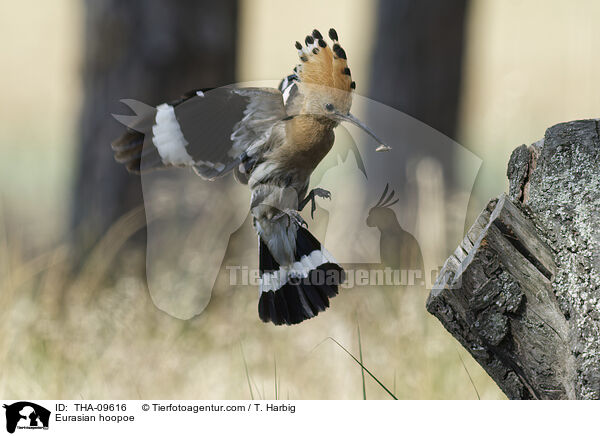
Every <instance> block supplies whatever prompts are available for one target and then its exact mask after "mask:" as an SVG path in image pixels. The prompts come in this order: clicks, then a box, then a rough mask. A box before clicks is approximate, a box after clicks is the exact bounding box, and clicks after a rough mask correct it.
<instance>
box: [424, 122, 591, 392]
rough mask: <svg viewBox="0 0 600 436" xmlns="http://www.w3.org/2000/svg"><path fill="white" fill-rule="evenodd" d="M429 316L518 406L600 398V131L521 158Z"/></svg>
mask: <svg viewBox="0 0 600 436" xmlns="http://www.w3.org/2000/svg"><path fill="white" fill-rule="evenodd" d="M507 174H508V178H509V180H510V190H509V195H506V194H502V195H501V196H500V197H499V198H497V199H493V200H491V201H490V202H489V204H488V205H487V207H486V209H485V210H484V211H483V212H482V213H481V214H480V215H479V217H478V218H477V220H476V222H475V224H474V225H473V226H472V227H471V229H470V230H469V232H468V233H467V235H466V236H465V238H464V239H463V241H462V243H461V244H460V246H459V247H458V248H457V249H456V251H455V252H454V254H453V255H452V256H450V257H449V258H448V259H447V260H446V263H445V265H444V267H443V269H442V271H441V272H440V275H439V276H438V278H437V281H436V284H435V285H434V288H433V290H432V291H431V293H430V295H429V298H428V300H427V310H428V311H429V312H430V313H432V314H433V315H435V316H436V317H437V318H438V319H439V320H440V321H441V322H442V324H443V325H444V327H445V328H446V329H447V330H448V331H449V332H450V333H451V334H452V335H453V336H454V337H455V338H456V339H457V340H458V341H459V342H460V343H461V344H462V345H463V346H464V347H465V348H466V349H467V350H468V351H469V352H470V353H471V355H472V356H473V357H474V358H475V359H476V360H477V361H478V362H479V364H480V365H481V366H482V367H483V368H484V369H485V370H486V371H487V372H488V374H489V375H490V376H491V377H492V378H493V379H494V381H495V382H496V383H497V384H498V386H499V387H500V388H501V389H502V390H503V391H504V393H505V394H506V395H507V396H508V397H509V398H511V399H567V398H568V399H575V398H578V399H598V398H600V129H599V122H598V120H584V121H574V122H569V123H563V124H558V125H556V126H553V127H551V128H549V129H548V130H547V131H546V134H545V137H544V139H543V140H541V141H538V142H536V143H535V144H533V145H531V146H530V147H526V146H525V145H522V146H521V147H519V148H517V149H516V150H515V151H514V152H513V154H512V156H511V159H510V162H509V165H508V173H507Z"/></svg>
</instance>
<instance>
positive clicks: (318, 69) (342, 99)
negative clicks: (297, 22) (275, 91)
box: [296, 29, 356, 112]
mask: <svg viewBox="0 0 600 436" xmlns="http://www.w3.org/2000/svg"><path fill="white" fill-rule="evenodd" d="M329 38H331V41H332V43H333V45H332V47H331V48H330V47H329V44H327V42H325V39H324V38H323V35H321V32H319V31H318V30H317V29H315V30H313V32H312V34H311V35H307V36H306V38H305V39H304V43H305V46H304V47H303V46H302V44H301V43H300V42H298V41H296V48H297V49H298V56H299V57H300V60H301V61H302V63H301V64H300V65H298V67H297V68H296V71H297V74H298V78H299V81H300V88H301V89H302V88H304V89H303V91H305V94H306V93H308V92H310V91H308V90H307V89H306V88H313V87H312V86H310V85H313V86H314V88H313V89H318V90H319V92H326V93H329V94H332V95H330V97H331V98H332V99H333V100H334V104H335V106H336V108H338V109H340V110H342V111H345V112H348V111H349V110H350V106H351V105H352V90H353V89H354V88H355V87H356V84H355V82H353V81H352V76H351V74H350V68H349V67H348V62H347V58H346V52H345V51H344V49H343V48H342V47H341V46H340V43H339V42H338V35H337V32H336V31H335V29H329ZM304 85H309V86H308V87H307V86H304Z"/></svg>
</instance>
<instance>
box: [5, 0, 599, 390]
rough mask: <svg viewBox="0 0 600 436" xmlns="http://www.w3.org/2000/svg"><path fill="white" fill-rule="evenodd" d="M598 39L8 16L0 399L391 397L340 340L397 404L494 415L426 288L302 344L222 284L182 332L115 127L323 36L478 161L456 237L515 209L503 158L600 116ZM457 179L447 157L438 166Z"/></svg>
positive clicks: (310, 9) (481, 18) (583, 21)
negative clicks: (336, 40) (452, 406)
mask: <svg viewBox="0 0 600 436" xmlns="http://www.w3.org/2000/svg"><path fill="white" fill-rule="evenodd" d="M599 19H600V3H598V2H595V1H593V0H588V1H586V0H577V1H572V2H562V1H559V0H550V1H545V2H540V1H534V0H527V1H516V0H514V1H513V0H507V1H504V0H503V1H501V0H471V1H467V0H463V1H442V0H426V1H416V0H410V1H409V0H398V1H392V0H380V1H366V0H364V1H359V0H352V1H342V0H335V1H332V0H329V1H326V2H323V1H312V0H306V1H304V2H302V3H301V4H297V5H296V4H294V5H292V4H287V3H282V2H276V1H275V0H253V1H250V0H240V1H220V2H210V1H191V0H188V1H178V2H169V1H167V0H150V1H141V0H137V1H128V2H121V1H117V0H101V1H91V0H90V1H85V2H84V1H77V0H55V1H53V2H37V1H33V0H24V1H20V2H9V1H7V0H3V1H1V2H0V41H1V42H0V44H1V45H2V61H1V62H2V68H1V70H0V71H1V75H0V78H1V80H0V95H1V96H2V103H1V104H0V307H1V309H0V328H2V330H3V332H4V334H3V335H2V337H1V338H0V356H1V357H0V362H1V365H2V368H3V371H2V373H1V374H0V396H2V397H4V398H84V399H92V398H131V399H136V398H212V399H219V398H221V399H225V398H231V399H234V398H250V397H251V396H253V397H254V398H275V397H277V398H290V399H327V398H331V399H360V398H363V395H364V393H365V392H366V396H367V398H382V399H383V398H389V397H388V396H387V394H386V393H385V392H384V391H383V390H382V389H381V388H380V387H378V386H377V384H376V383H374V382H373V381H372V380H369V379H367V381H366V386H365V388H364V389H363V382H362V377H361V371H360V367H359V366H358V365H357V364H356V363H355V362H353V361H352V359H351V358H350V357H349V356H348V355H347V354H345V353H344V351H343V350H341V349H340V348H339V347H338V346H336V345H335V344H334V343H333V342H331V341H327V340H325V339H326V338H327V337H328V336H331V337H333V338H335V339H336V340H338V341H339V342H340V343H342V344H343V345H344V346H346V347H347V348H348V349H349V351H351V352H352V353H355V355H357V354H358V353H359V351H360V350H362V354H363V359H364V364H365V366H366V367H368V368H369V369H370V370H371V371H372V372H373V373H374V374H375V375H377V376H378V377H379V378H380V380H381V381H382V382H383V383H384V384H385V385H386V386H388V387H389V389H390V390H393V392H394V393H395V395H396V396H397V397H399V398H403V399H440V398H444V399H475V398H478V396H479V397H481V398H484V399H497V398H504V396H503V394H502V393H501V392H500V391H499V389H498V388H497V387H496V386H495V385H494V384H493V382H491V380H490V379H489V378H488V377H487V375H486V374H485V372H484V371H483V370H482V369H481V368H480V367H478V365H477V364H476V363H475V362H474V361H473V360H472V359H471V358H470V356H469V354H468V353H467V352H466V351H465V350H463V349H462V348H461V347H460V346H459V344H458V343H457V342H456V341H454V340H453V339H452V337H451V336H450V335H449V334H448V333H446V332H445V330H444V329H443V328H442V326H441V325H440V324H439V323H438V322H437V320H435V319H434V318H433V317H432V316H430V315H429V314H427V313H426V311H425V308H424V301H425V299H426V296H427V294H426V293H425V292H423V291H422V290H418V291H406V292H403V293H400V294H399V293H395V294H393V295H389V292H387V291H385V290H376V289H375V290H369V292H367V291H364V292H363V291H361V292H359V291H356V292H352V293H350V292H348V294H347V295H345V296H344V297H343V298H340V297H338V298H336V300H334V302H333V306H334V309H333V310H330V311H328V312H327V313H326V314H324V315H325V316H323V315H321V316H319V317H317V318H315V319H314V320H312V321H310V322H308V323H304V324H302V325H300V326H297V327H293V328H277V327H274V326H271V325H263V324H262V323H261V322H260V321H259V320H258V317H257V316H256V292H255V291H256V290H255V289H252V288H248V289H235V291H233V290H231V289H227V286H226V284H222V285H221V286H217V287H216V288H215V291H214V293H213V297H212V299H211V301H210V303H209V305H208V307H207V309H206V311H205V312H203V313H202V314H201V315H200V316H198V317H195V318H193V319H191V320H187V321H182V320H178V319H175V318H172V317H170V316H168V315H167V314H165V313H163V312H161V311H159V310H158V309H157V308H156V307H155V306H154V305H153V303H152V301H151V300H150V298H149V295H148V290H147V288H146V286H145V281H144V278H143V277H144V254H145V238H146V235H145V230H144V223H145V217H144V211H143V208H142V206H141V205H142V196H141V186H140V181H139V179H138V178H135V177H132V176H130V175H129V174H127V172H126V171H125V170H124V169H123V168H122V167H121V166H119V165H117V164H116V163H115V162H114V160H113V157H112V152H111V150H110V147H109V144H110V142H111V140H112V139H114V138H115V137H116V136H118V135H119V134H120V133H121V132H122V131H123V128H122V126H121V125H120V124H119V123H118V122H117V121H115V120H114V119H113V118H112V117H111V116H110V114H111V113H124V107H123V105H122V104H121V103H119V100H120V99H122V98H133V99H137V100H141V101H143V102H147V103H149V104H158V103H161V102H163V101H169V100H172V99H174V98H176V97H177V96H179V95H180V94H182V93H183V92H185V91H187V90H189V89H194V88H206V87H215V86H220V85H226V84H229V83H233V82H240V81H252V80H273V79H279V78H281V77H283V76H284V75H287V74H289V72H290V71H291V68H292V67H293V66H294V65H295V64H296V63H297V54H296V50H295V49H294V48H293V43H294V41H296V40H303V38H304V35H306V34H307V33H309V32H310V31H311V30H312V29H313V28H319V29H321V30H322V31H323V30H326V29H328V28H330V27H335V28H336V29H337V31H338V33H339V34H340V39H341V40H342V41H343V46H344V48H345V50H346V52H347V53H348V59H349V65H350V67H351V69H352V75H353V79H354V80H356V82H357V93H359V94H361V95H363V96H366V97H369V98H372V99H374V100H377V101H379V102H381V103H384V104H386V105H388V106H391V107H393V108H395V109H397V110H399V111H402V112H405V113H407V114H408V115H411V116H412V117H415V118H416V119H418V120H420V121H422V122H424V123H426V124H428V125H429V126H431V127H433V128H435V129H436V130H438V131H440V132H441V133H443V134H445V135H447V136H448V137H450V138H452V139H453V140H455V141H456V142H458V143H459V144H461V145H462V146H464V147H466V149H468V150H470V151H471V152H472V153H474V154H475V155H477V156H478V157H479V158H481V160H482V162H483V163H482V166H481V168H480V171H479V174H478V176H477V179H476V182H475V186H474V190H473V193H472V195H471V197H470V199H469V202H468V203H469V207H468V212H467V219H466V222H465V223H464V226H465V228H468V227H469V226H470V225H471V224H472V222H473V220H474V219H475V217H476V216H477V214H478V213H479V211H480V210H481V209H482V208H483V207H484V206H485V204H486V203H487V201H488V200H489V198H491V197H493V196H496V195H498V194H499V193H501V192H503V191H505V190H506V189H507V182H506V177H505V171H506V164H507V161H508V158H509V156H510V153H511V151H512V150H513V149H514V148H515V147H517V146H518V145H521V144H523V143H525V144H530V143H532V142H535V141H536V140H538V139H540V138H542V137H543V135H544V131H545V129H546V128H547V127H550V126H551V125H553V124H556V123H559V122H563V121H569V120H573V119H582V118H596V117H598V116H599V112H600V81H599V80H598V77H600V57H599V56H598V53H600V29H599V28H598V26H597V23H598V20H599ZM449 154H450V153H449ZM462 170H463V169H462V168H461V162H460V160H458V159H455V156H452V155H448V156H447V157H446V158H445V159H441V160H440V162H437V164H436V165H434V166H433V169H431V168H430V171H432V174H433V175H435V176H436V177H437V178H438V179H441V180H443V179H444V178H446V179H447V178H452V177H454V178H460V176H461V173H462ZM434 173H435V174H434ZM428 179H431V178H428ZM424 183H425V182H424ZM415 219H416V220H417V223H421V226H422V227H423V228H429V229H431V228H435V229H436V231H439V232H440V233H441V234H443V233H444V230H443V229H441V231H440V229H439V228H440V227H443V226H444V221H440V220H437V221H436V220H435V218H431V217H426V216H416V218H415ZM427 220H428V221H427ZM425 222H426V223H427V226H425V225H424V224H423V223H425ZM457 242H458V241H452V243H453V244H454V246H455V245H456V243H457ZM443 247H444V248H442V249H440V255H441V256H443V257H446V256H447V255H448V254H449V253H446V252H444V251H446V248H445V247H446V245H443ZM234 248H235V244H233V243H232V244H231V245H230V249H231V250H234ZM232 256H233V257H234V258H235V256H234V255H232ZM221 279H222V278H221ZM219 283H221V282H219ZM359 325H360V328H361V336H360V339H361V348H360V350H359V348H358V339H359V336H358V332H357V327H358V326H359ZM324 340H325V342H323V341H324ZM476 391H478V393H477V392H476Z"/></svg>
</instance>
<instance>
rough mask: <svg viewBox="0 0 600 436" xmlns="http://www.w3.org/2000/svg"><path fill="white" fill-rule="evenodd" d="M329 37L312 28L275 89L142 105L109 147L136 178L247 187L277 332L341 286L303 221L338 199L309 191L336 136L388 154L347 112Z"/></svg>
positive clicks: (265, 295)
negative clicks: (338, 132) (344, 129)
mask: <svg viewBox="0 0 600 436" xmlns="http://www.w3.org/2000/svg"><path fill="white" fill-rule="evenodd" d="M329 38H330V40H331V42H330V43H329V44H328V43H327V42H326V41H325V38H323V36H322V34H321V33H320V32H319V31H318V30H316V29H315V30H314V31H313V32H312V33H311V34H310V35H308V36H306V38H305V41H304V42H305V44H304V46H303V45H302V44H300V42H296V43H295V47H296V49H297V50H298V55H299V57H300V61H301V62H300V64H299V65H297V66H296V67H295V68H294V73H293V74H290V75H289V76H287V77H286V78H284V79H283V80H282V81H281V83H280V85H279V88H278V89H274V88H238V87H235V86H226V87H223V88H217V89H214V90H196V91H192V92H190V93H188V94H186V95H184V96H183V97H182V98H180V99H179V100H177V101H175V102H172V103H170V104H161V105H159V106H158V107H156V108H149V107H147V108H144V107H141V106H140V107H138V108H137V109H139V110H137V111H136V112H137V117H136V118H135V122H131V123H127V124H128V126H129V127H130V129H129V130H128V131H127V133H125V134H124V135H123V136H122V137H121V138H119V139H117V140H116V141H114V142H113V143H112V148H113V150H114V151H115V159H116V160H117V161H118V162H120V163H123V164H124V165H125V166H126V168H127V169H128V170H129V171H130V172H134V173H144V172H146V171H150V170H154V169H160V168H167V167H173V166H176V167H187V168H192V169H193V170H194V171H195V172H196V173H197V174H198V175H199V176H200V177H202V178H204V179H207V180H214V179H216V178H219V177H223V176H225V175H227V174H229V173H233V174H234V177H235V178H236V179H237V180H238V181H239V182H240V183H243V184H246V185H248V187H249V189H250V191H251V203H250V210H251V215H252V219H253V225H254V228H255V229H256V232H257V234H258V240H259V242H258V243H259V270H260V282H259V288H260V297H259V303H258V313H259V317H260V319H261V320H262V321H264V322H269V321H270V322H273V323H274V324H276V325H281V324H288V325H291V324H297V323H300V322H302V321H304V320H306V319H310V318H312V317H314V316H316V315H317V314H318V313H320V312H322V311H324V310H325V309H326V308H327V307H329V299H330V298H332V297H334V296H335V295H337V293H338V287H339V285H340V284H341V283H342V282H343V280H344V271H343V269H342V268H341V267H340V266H339V265H338V264H337V263H336V261H335V259H334V258H333V256H332V255H331V254H330V253H329V252H328V251H327V250H326V249H325V248H324V247H323V246H322V245H321V243H320V242H319V241H318V240H317V239H316V238H315V237H314V236H313V235H312V234H311V233H310V232H309V231H308V228H307V227H308V226H307V224H306V221H305V220H304V219H303V218H302V216H301V215H300V213H299V212H300V211H302V210H303V209H304V207H305V206H306V205H307V204H308V203H311V216H313V214H314V212H315V210H316V204H315V197H321V198H330V197H331V193H330V192H328V191H326V190H324V189H320V188H315V189H312V190H311V191H310V192H309V191H308V187H309V182H310V176H311V173H312V172H313V171H314V169H315V168H316V166H317V165H318V164H319V162H320V161H321V160H322V159H323V158H324V157H325V156H326V155H327V153H328V152H329V151H330V150H331V148H332V146H333V143H334V138H335V137H334V129H335V128H336V127H337V126H338V125H339V123H341V122H343V121H347V122H350V123H352V124H354V125H356V126H358V127H360V128H361V129H363V130H364V131H366V132H367V133H368V134H369V135H371V136H372V137H373V138H374V139H375V140H376V141H377V143H378V147H377V151H385V150H389V149H390V148H389V147H388V146H387V145H385V144H384V143H383V142H382V141H381V140H380V139H379V138H377V136H376V135H375V134H374V133H373V132H371V130H370V129H369V128H368V127H367V126H365V125H364V124H363V123H362V122H361V121H360V120H358V119H357V118H356V117H354V116H353V115H352V114H351V113H350V107H351V105H352V94H353V91H354V89H355V82H354V81H352V78H351V72H350V69H349V67H348V63H347V58H346V52H345V51H344V49H343V48H342V47H341V46H340V44H339V41H338V35H337V32H336V31H335V30H334V29H330V30H329ZM330 44H331V47H330ZM131 107H132V108H133V109H134V110H135V109H136V108H135V107H134V106H133V105H132V106H131ZM198 120H202V123H199V122H198Z"/></svg>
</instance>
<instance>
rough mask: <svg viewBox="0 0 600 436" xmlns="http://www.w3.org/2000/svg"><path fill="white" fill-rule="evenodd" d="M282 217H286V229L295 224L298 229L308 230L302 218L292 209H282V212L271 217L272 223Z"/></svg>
mask: <svg viewBox="0 0 600 436" xmlns="http://www.w3.org/2000/svg"><path fill="white" fill-rule="evenodd" d="M282 216H287V217H288V220H289V221H288V227H289V226H290V225H291V224H292V223H294V224H296V225H297V226H298V227H302V226H304V227H306V228H308V224H306V221H304V218H302V216H301V215H300V214H299V213H298V211H297V210H294V209H284V210H280V211H279V213H277V214H276V215H273V218H272V219H273V221H275V220H278V219H279V218H281V217H282Z"/></svg>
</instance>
